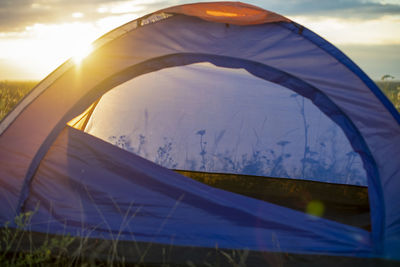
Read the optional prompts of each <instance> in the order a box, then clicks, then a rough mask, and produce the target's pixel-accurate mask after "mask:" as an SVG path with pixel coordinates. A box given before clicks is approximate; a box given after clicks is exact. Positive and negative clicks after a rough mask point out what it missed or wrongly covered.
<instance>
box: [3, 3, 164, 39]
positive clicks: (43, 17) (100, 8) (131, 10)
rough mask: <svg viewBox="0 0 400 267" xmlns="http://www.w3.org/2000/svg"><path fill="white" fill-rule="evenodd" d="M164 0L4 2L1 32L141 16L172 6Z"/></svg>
mask: <svg viewBox="0 0 400 267" xmlns="http://www.w3.org/2000/svg"><path fill="white" fill-rule="evenodd" d="M168 2H171V1H163V0H153V1H145V0H133V1H132V0H131V1H128V0H125V1H124V0H123V1H110V0H89V1H81V0H5V1H4V0H1V1H0V32H15V31H23V30H24V29H25V28H26V27H27V26H31V25H34V24H38V23H40V24H57V23H70V22H74V21H81V22H85V21H91V22H93V21H96V20H99V19H102V18H105V17H108V16H110V15H116V14H120V15H121V14H133V15H135V14H139V15H144V14H146V13H148V12H152V11H156V10H157V9H159V8H162V7H164V6H168Z"/></svg>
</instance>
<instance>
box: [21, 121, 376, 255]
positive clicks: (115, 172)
mask: <svg viewBox="0 0 400 267" xmlns="http://www.w3.org/2000/svg"><path fill="white" fill-rule="evenodd" d="M66 166H67V169H68V172H67V173H66V172H65V167H66ZM93 166H102V168H101V169H100V168H93ZM39 203H40V205H39ZM35 208H37V212H36V213H35V215H34V216H33V217H32V224H31V229H32V230H33V231H39V232H43V231H50V233H52V232H53V233H57V232H60V231H63V232H67V233H78V234H79V235H81V236H85V237H95V238H107V239H113V240H134V241H138V242H153V243H163V244H174V245H190V246H201V247H209V248H215V247H216V246H217V247H219V248H234V249H243V248H246V249H250V250H267V251H281V250H283V251H296V252H297V253H304V254H310V253H311V254H312V253H314V254H315V253H317V254H320V253H322V254H328V255H347V256H363V257H373V256H375V255H374V253H373V247H372V246H371V240H370V237H369V233H368V232H367V231H365V230H362V229H359V228H356V227H351V226H345V225H342V224H339V223H335V222H332V221H329V220H325V219H321V218H318V217H314V216H312V215H307V214H305V213H302V212H297V211H294V210H291V209H287V208H284V207H280V206H276V205H273V204H269V203H267V202H264V201H260V200H256V199H252V198H248V197H244V196H241V195H237V194H234V193H230V192H227V191H223V190H219V189H216V188H212V187H209V186H206V185H204V184H201V183H199V182H196V181H194V180H191V179H190V178H187V177H184V176H181V175H179V174H177V173H175V172H172V171H168V170H166V169H165V168H162V167H160V166H158V165H156V164H154V163H152V162H150V161H147V160H145V159H143V158H141V157H139V156H137V155H134V154H133V153H129V152H127V151H124V150H121V149H119V148H118V147H116V146H113V145H111V144H109V143H107V142H104V141H102V140H100V139H97V138H95V137H93V136H90V135H88V134H85V133H83V132H81V131H78V130H75V129H73V128H70V127H66V128H65V129H64V130H63V132H62V133H61V134H60V136H59V137H58V139H57V140H56V141H55V143H54V145H53V147H52V148H51V149H50V150H49V152H48V153H47V155H46V157H45V158H44V159H43V161H42V163H41V168H40V169H39V171H38V173H37V174H36V176H35V180H34V181H33V183H32V185H31V194H30V196H29V198H28V200H27V204H26V209H27V210H33V209H35ZM293 221H296V222H297V223H295V224H293Z"/></svg>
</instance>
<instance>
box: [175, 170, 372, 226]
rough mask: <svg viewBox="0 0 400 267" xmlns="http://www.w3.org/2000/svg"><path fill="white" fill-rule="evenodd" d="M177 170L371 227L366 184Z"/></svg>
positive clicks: (216, 184) (222, 186) (247, 193)
mask: <svg viewBox="0 0 400 267" xmlns="http://www.w3.org/2000/svg"><path fill="white" fill-rule="evenodd" d="M176 172H178V173H180V174H182V175H184V176H187V177H190V178H192V179H195V180H197V181H199V182H202V183H205V184H207V185H210V186H213V187H216V188H220V189H223V190H227V191H230V192H234V193H238V194H242V195H245V196H248V197H252V198H257V199H261V200H264V201H268V202H270V203H274V204H277V205H280V206H284V207H287V208H291V209H295V210H298V211H303V212H311V213H313V210H312V207H311V208H310V203H318V204H317V205H318V207H317V208H318V209H319V210H317V213H319V216H321V217H323V218H326V219H329V220H334V221H337V222H340V223H344V224H348V225H352V226H356V227H360V228H363V229H366V230H368V231H370V230H371V223H370V213H369V202H368V188H367V187H364V186H355V185H344V184H332V183H323V182H315V181H308V180H299V179H287V178H270V177H260V176H250V175H238V174H224V173H206V172H194V171H182V170H176ZM314 215H315V213H314Z"/></svg>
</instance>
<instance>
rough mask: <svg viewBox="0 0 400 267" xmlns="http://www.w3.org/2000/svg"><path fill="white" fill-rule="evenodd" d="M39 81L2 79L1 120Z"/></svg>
mask: <svg viewBox="0 0 400 267" xmlns="http://www.w3.org/2000/svg"><path fill="white" fill-rule="evenodd" d="M37 83H38V82H37V81H0V120H2V119H3V118H4V117H5V116H6V115H7V114H8V112H10V111H11V110H12V109H13V107H14V106H15V105H16V104H17V103H18V102H19V101H20V100H21V99H22V98H23V97H24V96H25V95H26V94H27V93H29V91H30V90H32V88H33V87H34V86H35V85H36V84H37Z"/></svg>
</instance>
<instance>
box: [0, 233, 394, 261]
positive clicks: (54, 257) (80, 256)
mask: <svg viewBox="0 0 400 267" xmlns="http://www.w3.org/2000/svg"><path fill="white" fill-rule="evenodd" d="M19 234H20V235H19V237H20V238H21V239H20V242H18V247H12V248H11V249H10V250H9V251H8V253H7V255H6V257H7V258H8V259H11V258H12V257H14V256H15V255H19V257H21V254H17V253H27V254H28V253H29V252H32V251H38V250H40V247H41V246H42V245H43V244H47V246H49V245H48V244H63V241H62V240H63V238H65V237H62V236H57V235H50V234H44V233H36V232H23V233H22V234H21V232H19ZM57 240H58V241H57ZM46 242H47V243H46ZM2 248H4V246H2ZM60 262H65V263H66V264H65V265H66V266H67V265H68V266H83V265H85V266H110V265H114V266H189V267H190V266H400V262H396V261H388V260H383V259H372V258H355V257H343V256H328V255H305V254H289V253H282V252H281V253H271V252H259V251H249V250H228V249H218V248H213V249H210V248H199V247H183V246H173V245H164V244H156V243H141V242H131V241H129V242H128V241H118V242H115V241H111V240H101V239H92V238H78V237H75V238H74V239H73V241H72V242H71V243H69V245H68V246H64V247H61V248H55V249H54V248H53V249H51V257H50V258H49V259H48V260H47V261H46V262H45V263H44V264H41V265H45V266H47V265H49V266H51V265H52V264H56V263H58V264H59V263H60ZM62 265H63V264H61V266H62Z"/></svg>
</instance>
